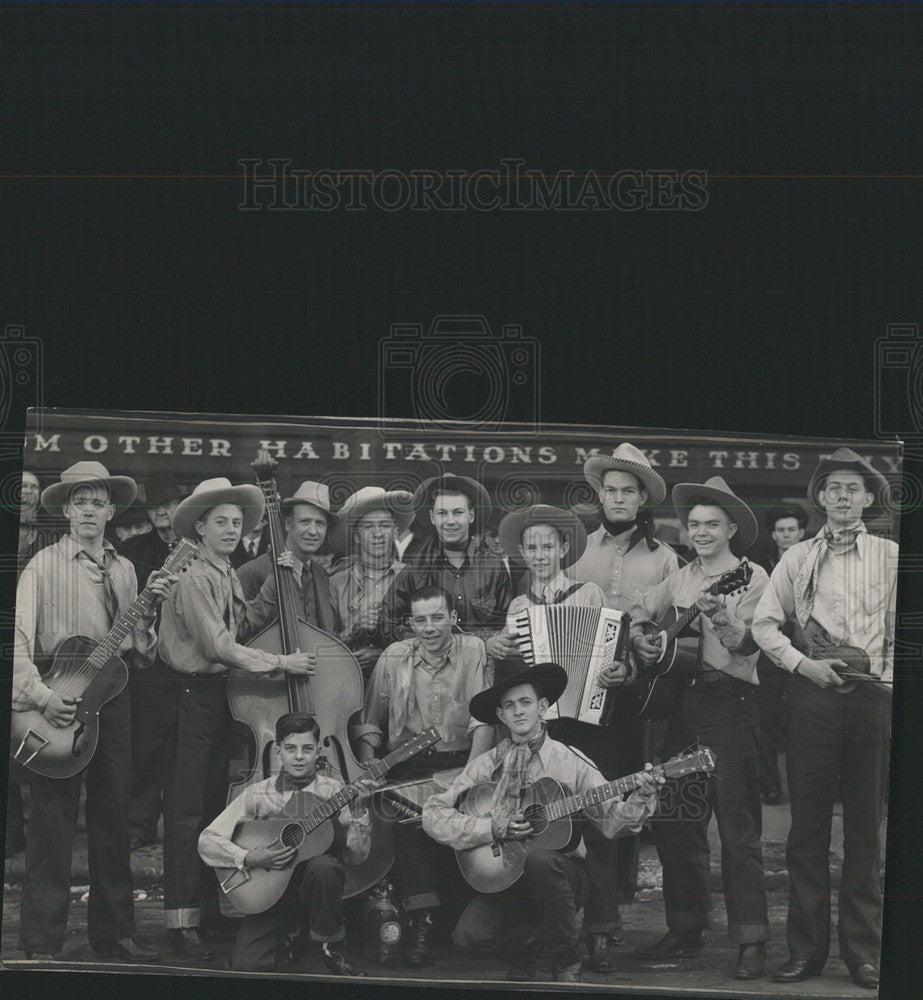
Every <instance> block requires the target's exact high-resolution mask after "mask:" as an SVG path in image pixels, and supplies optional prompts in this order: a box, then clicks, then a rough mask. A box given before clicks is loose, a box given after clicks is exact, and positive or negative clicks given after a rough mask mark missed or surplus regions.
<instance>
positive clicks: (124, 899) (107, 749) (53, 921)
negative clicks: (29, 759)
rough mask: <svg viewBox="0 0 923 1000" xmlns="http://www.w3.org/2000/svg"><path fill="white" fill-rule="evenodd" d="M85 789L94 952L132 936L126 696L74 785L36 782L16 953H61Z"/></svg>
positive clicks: (103, 717)
mask: <svg viewBox="0 0 923 1000" xmlns="http://www.w3.org/2000/svg"><path fill="white" fill-rule="evenodd" d="M84 780H85V781H86V788H87V794H86V804H85V810H86V825H87V846H88V852H89V868H90V900H89V906H88V909H87V936H88V937H89V939H90V943H91V944H97V943H103V942H111V941H118V940H120V939H122V938H124V937H128V936H129V935H131V934H133V933H134V931H135V914H134V901H133V898H132V881H131V864H130V852H129V849H128V803H129V800H130V798H131V702H130V700H129V697H128V692H127V691H123V692H122V693H121V694H120V695H118V696H117V697H115V698H113V700H112V701H110V702H109V703H108V704H106V705H104V706H103V708H102V710H101V711H100V713H99V743H98V744H97V747H96V753H95V754H94V756H93V759H92V760H91V761H90V764H89V766H88V767H87V768H86V769H85V770H84V771H82V772H81V773H80V774H76V775H74V777H72V778H65V779H59V778H43V777H41V776H40V775H37V774H33V775H31V778H30V784H31V792H32V794H31V814H30V818H29V838H28V842H27V844H26V873H25V879H24V881H23V887H22V911H21V912H22V923H21V926H20V930H19V947H20V948H22V949H24V950H25V951H30V952H36V953H39V954H44V953H50V954H56V953H58V952H60V951H61V949H62V948H63V947H64V933H65V930H66V928H67V915H68V909H69V906H70V891H71V847H72V845H73V840H74V830H75V828H76V825H77V808H78V805H79V802H80V789H81V785H82V784H83V782H84Z"/></svg>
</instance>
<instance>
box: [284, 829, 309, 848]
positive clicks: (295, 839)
mask: <svg viewBox="0 0 923 1000" xmlns="http://www.w3.org/2000/svg"><path fill="white" fill-rule="evenodd" d="M279 840H281V841H282V843H283V844H285V846H286V847H295V848H298V847H301V845H302V843H303V841H304V830H303V829H302V828H301V825H300V824H299V823H288V824H287V825H286V826H283V827H282V832H281V833H280V834H279Z"/></svg>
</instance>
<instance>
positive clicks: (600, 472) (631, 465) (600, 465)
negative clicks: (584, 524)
mask: <svg viewBox="0 0 923 1000" xmlns="http://www.w3.org/2000/svg"><path fill="white" fill-rule="evenodd" d="M612 470H615V471H617V472H630V473H631V474H632V475H633V476H637V477H638V479H640V480H641V485H642V486H643V487H644V489H646V490H647V502H648V504H650V506H652V507H656V506H657V505H658V504H661V503H663V500H664V497H666V495H667V484H666V483H665V482H664V481H663V477H662V476H661V475H659V474H658V473H656V472H654V470H653V468H652V467H651V463H650V462H649V461H648V458H647V456H646V455H645V454H644V452H643V451H641V449H640V448H636V447H635V446H634V445H633V444H629V443H628V442H627V441H625V442H624V443H623V444H620V445H619V446H618V448H616V449H615V451H614V452H612V454H611V455H593V457H592V458H588V459H587V460H586V461H585V462H584V463H583V475H584V478H585V479H586V481H587V482H588V483H589V484H590V486H592V487H593V489H595V490H601V489H602V488H603V476H604V475H605V474H606V473H607V472H611V471H612Z"/></svg>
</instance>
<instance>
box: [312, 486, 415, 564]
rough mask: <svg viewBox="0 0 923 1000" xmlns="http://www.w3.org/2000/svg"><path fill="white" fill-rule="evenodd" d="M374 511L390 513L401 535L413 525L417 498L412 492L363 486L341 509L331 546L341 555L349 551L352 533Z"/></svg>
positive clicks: (351, 495)
mask: <svg viewBox="0 0 923 1000" xmlns="http://www.w3.org/2000/svg"><path fill="white" fill-rule="evenodd" d="M374 510H386V511H388V512H389V513H390V514H391V515H392V516H393V517H394V524H395V525H396V528H397V534H400V533H401V532H402V531H405V530H406V529H407V528H409V527H410V525H411V522H412V521H413V517H414V508H413V494H412V493H411V492H410V491H409V490H386V489H383V488H382V487H381V486H363V487H362V488H361V489H358V490H356V492H355V493H351V494H350V495H349V496H348V497H347V498H346V500H345V501H344V503H343V506H342V507H341V508H340V514H339V516H340V523H339V525H338V526H337V529H336V531H335V532H334V533H333V535H332V536H331V539H330V543H331V545H333V546H334V548H336V549H338V550H340V551H343V550H345V549H346V548H347V547H348V545H349V540H350V532H351V531H352V529H353V528H354V527H355V526H356V525H357V524H358V523H359V521H361V520H362V518H363V517H364V516H365V515H366V514H368V513H370V512H371V511H374Z"/></svg>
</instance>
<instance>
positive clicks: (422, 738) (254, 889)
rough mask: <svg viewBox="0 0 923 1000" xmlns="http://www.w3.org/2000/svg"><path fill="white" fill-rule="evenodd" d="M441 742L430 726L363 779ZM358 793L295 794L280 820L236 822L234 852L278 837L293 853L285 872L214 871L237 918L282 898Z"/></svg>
mask: <svg viewBox="0 0 923 1000" xmlns="http://www.w3.org/2000/svg"><path fill="white" fill-rule="evenodd" d="M441 739H442V737H441V736H440V735H439V731H438V730H437V729H436V728H435V727H432V728H430V729H427V730H425V731H424V732H422V733H418V734H417V735H416V736H414V737H412V738H411V739H409V740H408V741H407V742H406V743H402V744H401V746H399V747H397V749H395V750H392V751H391V753H389V754H388V755H387V757H382V759H381V760H378V761H375V762H374V763H373V764H371V765H369V767H368V768H367V769H366V771H365V773H364V774H363V775H362V777H363V778H368V779H370V780H372V781H378V780H379V779H380V778H382V777H384V775H385V774H387V773H388V771H389V770H390V769H391V768H392V767H394V766H395V765H396V764H399V763H401V761H405V760H409V759H410V758H411V757H415V756H416V755H417V754H418V753H422V752H423V751H424V750H428V749H429V748H430V747H433V746H435V745H436V744H437V743H438V742H439V741H440V740H441ZM358 794H359V789H358V788H357V787H356V785H355V783H352V784H349V785H346V787H345V788H342V789H340V791H339V792H337V793H336V795H332V796H331V797H330V798H329V799H319V798H318V797H317V796H316V795H314V794H312V793H311V792H308V791H301V792H295V793H294V794H293V795H292V797H291V798H290V799H289V800H288V802H286V803H285V809H284V811H283V813H282V815H281V816H279V817H274V818H273V819H253V820H246V821H244V822H243V823H239V824H238V825H237V828H236V829H235V831H234V835H233V837H232V838H231V839H232V840H233V841H234V843H235V844H237V845H238V847H248V848H251V849H252V848H256V847H265V846H266V845H267V844H269V843H271V842H272V841H274V840H275V839H276V838H278V839H279V840H280V841H281V843H283V844H285V845H286V846H288V847H295V846H297V848H298V850H297V852H296V854H295V856H294V857H293V858H292V860H291V861H290V862H289V864H287V865H286V866H285V868H243V869H238V868H217V869H216V874H217V876H218V884H219V885H220V886H221V889H222V891H223V892H224V894H225V895H226V896H227V897H228V899H229V900H230V901H231V902H232V903H233V904H234V906H235V907H236V908H237V909H238V910H240V911H241V913H263V912H264V911H265V910H268V909H269V907H270V906H272V905H273V904H274V903H277V902H278V901H279V900H280V899H281V898H282V895H283V894H284V892H285V890H286V887H287V886H288V884H289V882H290V881H291V878H292V872H294V870H295V868H296V867H297V866H298V865H299V864H300V863H301V862H302V861H307V860H308V859H309V858H315V857H317V856H318V855H319V854H324V853H325V852H326V851H327V849H328V848H329V847H330V845H331V844H332V843H333V837H334V830H333V822H332V817H334V816H336V814H337V813H338V812H339V811H340V810H341V809H342V808H343V806H345V805H348V804H349V803H350V802H351V801H352V800H353V799H354V798H355V797H356V796H357V795H358Z"/></svg>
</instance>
